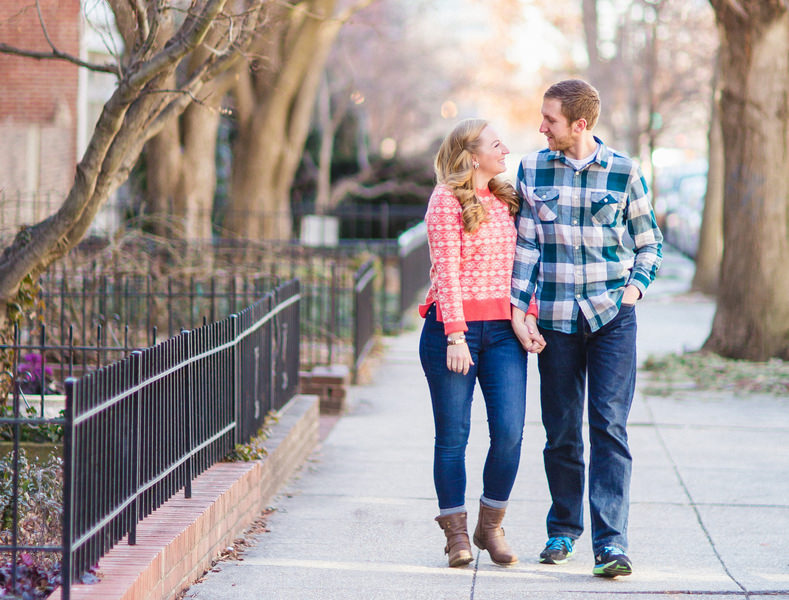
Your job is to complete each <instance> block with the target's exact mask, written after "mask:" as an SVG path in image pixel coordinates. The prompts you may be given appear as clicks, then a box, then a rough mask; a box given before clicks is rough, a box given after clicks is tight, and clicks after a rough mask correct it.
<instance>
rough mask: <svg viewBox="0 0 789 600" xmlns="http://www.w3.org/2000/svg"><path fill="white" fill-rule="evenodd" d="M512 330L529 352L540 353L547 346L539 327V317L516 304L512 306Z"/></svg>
mask: <svg viewBox="0 0 789 600" xmlns="http://www.w3.org/2000/svg"><path fill="white" fill-rule="evenodd" d="M512 330H513V331H514V332H515V337H517V338H518V341H519V342H520V343H521V346H523V349H524V350H526V351H527V352H532V353H534V354H539V353H540V352H542V350H543V348H545V338H543V337H542V334H541V333H540V330H539V329H538V328H537V318H536V317H535V316H534V315H527V314H526V313H525V312H524V311H522V310H521V309H519V308H517V307H515V306H513V307H512Z"/></svg>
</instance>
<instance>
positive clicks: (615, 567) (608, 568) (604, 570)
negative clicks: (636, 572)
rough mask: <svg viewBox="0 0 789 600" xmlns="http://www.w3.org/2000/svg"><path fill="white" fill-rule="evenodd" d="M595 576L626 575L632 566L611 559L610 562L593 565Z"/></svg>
mask: <svg viewBox="0 0 789 600" xmlns="http://www.w3.org/2000/svg"><path fill="white" fill-rule="evenodd" d="M592 573H594V575H596V576H597V577H608V578H613V577H626V576H627V575H630V574H632V573H633V567H631V566H630V565H623V564H621V563H620V562H619V561H616V560H612V561H611V562H610V563H606V564H604V565H595V567H594V570H593V571H592Z"/></svg>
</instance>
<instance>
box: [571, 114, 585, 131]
mask: <svg viewBox="0 0 789 600" xmlns="http://www.w3.org/2000/svg"><path fill="white" fill-rule="evenodd" d="M585 129H586V119H584V118H580V119H578V120H576V121H575V123H573V130H574V131H575V132H577V133H581V132H582V131H584V130H585Z"/></svg>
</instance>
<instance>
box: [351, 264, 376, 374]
mask: <svg viewBox="0 0 789 600" xmlns="http://www.w3.org/2000/svg"><path fill="white" fill-rule="evenodd" d="M353 281H354V286H353V380H354V382H356V381H358V375H359V367H360V366H361V364H362V362H363V361H364V359H365V357H366V356H367V355H368V354H369V352H370V350H371V348H372V346H373V342H374V338H375V302H373V295H374V293H375V262H374V261H373V260H372V259H371V260H368V261H367V262H366V263H364V264H363V265H362V266H361V267H359V269H358V270H357V271H356V273H354V276H353Z"/></svg>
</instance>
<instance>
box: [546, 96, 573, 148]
mask: <svg viewBox="0 0 789 600" xmlns="http://www.w3.org/2000/svg"><path fill="white" fill-rule="evenodd" d="M541 112H542V124H541V125H540V133H541V134H543V135H544V136H545V138H546V139H547V140H548V148H550V149H551V150H559V151H561V152H564V151H566V150H567V149H568V148H570V147H571V146H572V144H573V142H575V135H574V133H573V129H572V126H571V124H570V122H569V121H568V120H567V117H565V116H564V115H563V114H562V101H561V100H559V99H557V98H545V99H544V100H543V102H542V109H541Z"/></svg>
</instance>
